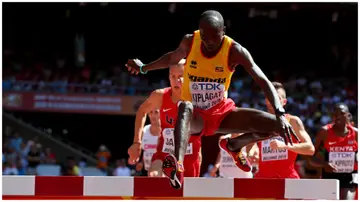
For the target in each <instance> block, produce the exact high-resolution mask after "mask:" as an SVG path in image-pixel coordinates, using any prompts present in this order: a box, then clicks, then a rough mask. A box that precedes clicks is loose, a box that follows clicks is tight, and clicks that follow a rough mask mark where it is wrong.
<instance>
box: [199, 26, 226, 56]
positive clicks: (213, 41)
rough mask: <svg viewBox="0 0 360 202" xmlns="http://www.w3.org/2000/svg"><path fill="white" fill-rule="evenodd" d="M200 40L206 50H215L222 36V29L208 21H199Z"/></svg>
mask: <svg viewBox="0 0 360 202" xmlns="http://www.w3.org/2000/svg"><path fill="white" fill-rule="evenodd" d="M199 30H200V37H201V41H202V43H203V44H204V47H205V49H206V50H207V51H214V50H217V49H218V48H219V47H220V45H221V41H222V39H223V37H224V34H225V33H224V29H220V28H214V27H212V26H211V25H209V23H206V22H204V21H201V22H200V26H199Z"/></svg>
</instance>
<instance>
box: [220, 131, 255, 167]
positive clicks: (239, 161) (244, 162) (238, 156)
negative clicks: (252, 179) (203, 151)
mask: <svg viewBox="0 0 360 202" xmlns="http://www.w3.org/2000/svg"><path fill="white" fill-rule="evenodd" d="M229 139H230V138H229V137H226V138H224V139H221V140H220V141H219V146H220V148H221V149H223V150H224V151H226V152H227V153H228V154H229V155H230V156H232V158H233V160H234V163H235V165H236V166H237V167H238V168H240V169H241V170H243V171H244V172H250V171H251V164H250V162H249V160H248V159H247V158H246V156H245V155H244V154H243V153H242V152H241V151H240V152H237V153H236V152H232V151H230V150H229V149H228V148H227V143H228V141H229Z"/></svg>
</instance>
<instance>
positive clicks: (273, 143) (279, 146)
mask: <svg viewBox="0 0 360 202" xmlns="http://www.w3.org/2000/svg"><path fill="white" fill-rule="evenodd" d="M270 148H271V149H272V150H276V149H285V148H286V145H285V143H284V142H281V141H279V140H271V142H270Z"/></svg>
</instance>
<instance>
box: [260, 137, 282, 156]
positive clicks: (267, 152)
mask: <svg viewBox="0 0 360 202" xmlns="http://www.w3.org/2000/svg"><path fill="white" fill-rule="evenodd" d="M272 140H279V141H282V142H284V139H283V138H282V137H274V138H271V139H267V140H264V141H262V142H261V152H262V154H261V159H262V161H278V160H286V159H288V150H287V149H276V150H273V149H271V148H270V142H271V141H272Z"/></svg>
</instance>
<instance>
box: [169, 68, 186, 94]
mask: <svg viewBox="0 0 360 202" xmlns="http://www.w3.org/2000/svg"><path fill="white" fill-rule="evenodd" d="M169 80H170V86H171V88H172V90H173V91H174V92H176V93H181V87H182V83H183V80H184V65H177V66H176V67H171V68H170V72H169Z"/></svg>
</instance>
